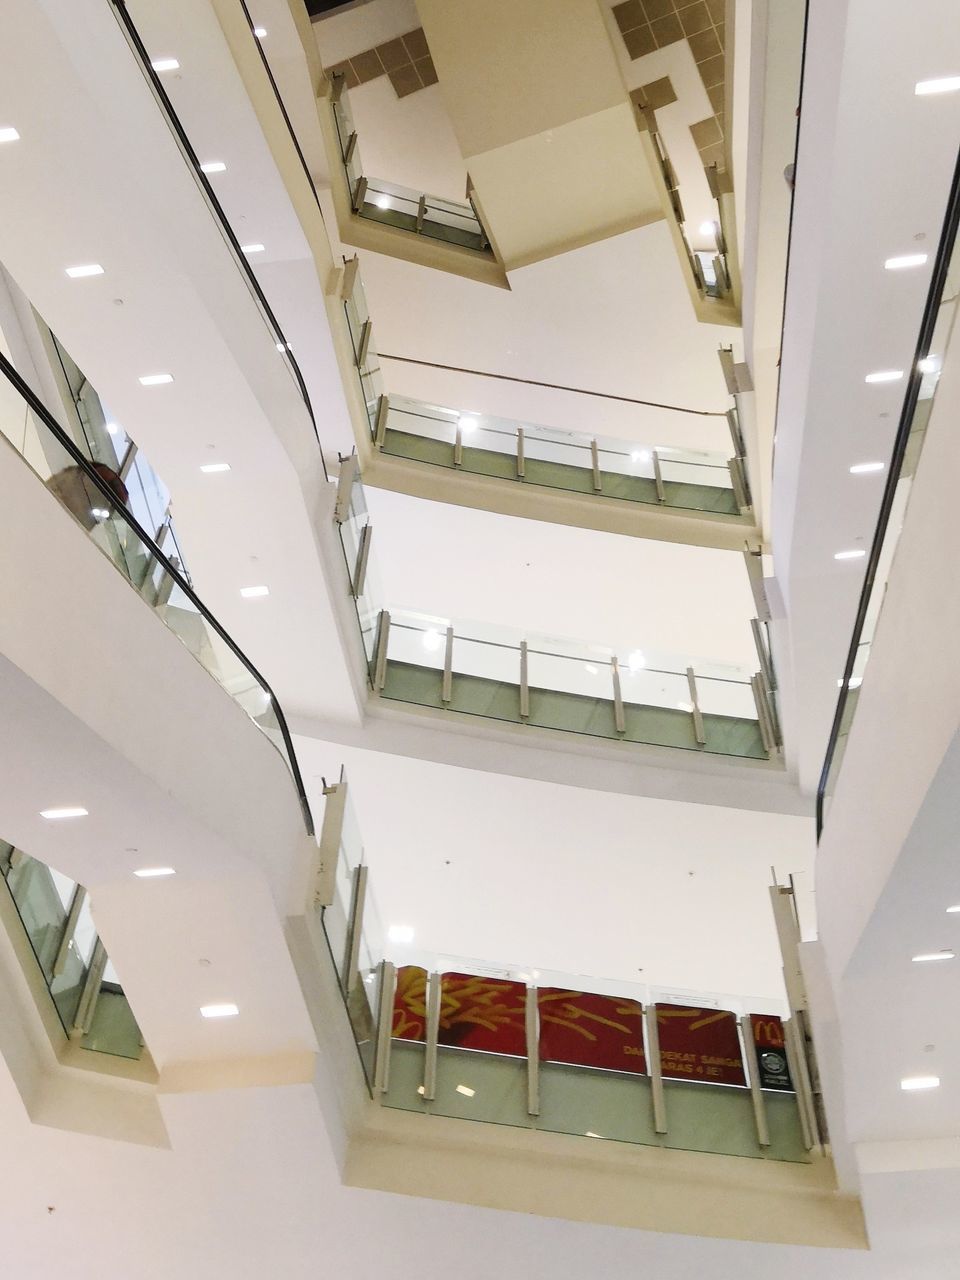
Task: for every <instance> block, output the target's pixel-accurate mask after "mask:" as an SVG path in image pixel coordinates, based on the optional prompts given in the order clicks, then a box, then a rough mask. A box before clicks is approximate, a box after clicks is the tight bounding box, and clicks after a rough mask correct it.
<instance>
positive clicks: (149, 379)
mask: <svg viewBox="0 0 960 1280" xmlns="http://www.w3.org/2000/svg"><path fill="white" fill-rule="evenodd" d="M172 381H173V374H172V373H145V374H144V375H143V377H142V378H141V379H140V385H141V386H142V387H159V386H162V384H163V383H165V382H172Z"/></svg>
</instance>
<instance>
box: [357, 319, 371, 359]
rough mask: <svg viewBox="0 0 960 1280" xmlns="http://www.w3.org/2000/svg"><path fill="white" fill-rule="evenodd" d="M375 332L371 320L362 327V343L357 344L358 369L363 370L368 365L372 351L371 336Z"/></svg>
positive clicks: (366, 321) (365, 321)
mask: <svg viewBox="0 0 960 1280" xmlns="http://www.w3.org/2000/svg"><path fill="white" fill-rule="evenodd" d="M372 332H373V321H372V320H370V319H369V318H368V319H366V320H364V322H363V324H362V325H361V326H360V342H359V343H358V344H357V368H358V369H362V368H363V366H364V365H365V364H366V363H367V354H368V353H369V351H370V335H371V333H372Z"/></svg>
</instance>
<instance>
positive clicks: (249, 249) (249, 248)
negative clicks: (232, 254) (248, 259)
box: [240, 244, 266, 253]
mask: <svg viewBox="0 0 960 1280" xmlns="http://www.w3.org/2000/svg"><path fill="white" fill-rule="evenodd" d="M265 247H266V246H265V245H262V244H242V245H241V246H240V248H241V249H242V250H243V252H244V253H263V251H264V249H265Z"/></svg>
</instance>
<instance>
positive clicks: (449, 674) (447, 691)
mask: <svg viewBox="0 0 960 1280" xmlns="http://www.w3.org/2000/svg"><path fill="white" fill-rule="evenodd" d="M452 700H453V627H447V638H446V643H445V645H444V650H443V686H442V690H441V693H440V701H441V702H442V703H443V705H444V706H445V707H446V706H449V705H450V702H451V701H452Z"/></svg>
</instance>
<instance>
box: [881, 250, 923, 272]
mask: <svg viewBox="0 0 960 1280" xmlns="http://www.w3.org/2000/svg"><path fill="white" fill-rule="evenodd" d="M926 260H927V255H926V254H925V253H904V254H902V255H901V256H900V257H899V258H888V259H887V260H886V262H885V263H884V264H883V265H884V266H885V267H886V269H887V270H888V271H905V270H906V269H907V268H908V267H922V266H923V264H924V263H925V262H926Z"/></svg>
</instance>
